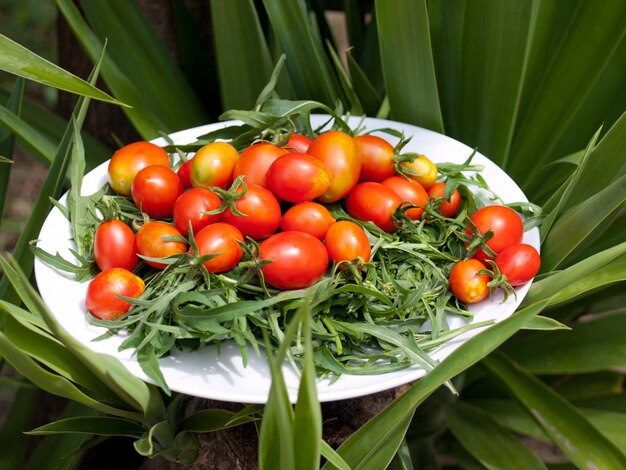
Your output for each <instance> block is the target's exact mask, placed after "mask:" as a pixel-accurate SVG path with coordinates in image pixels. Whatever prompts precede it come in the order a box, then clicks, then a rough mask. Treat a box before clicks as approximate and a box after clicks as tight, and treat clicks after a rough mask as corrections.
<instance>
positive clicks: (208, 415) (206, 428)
mask: <svg viewBox="0 0 626 470" xmlns="http://www.w3.org/2000/svg"><path fill="white" fill-rule="evenodd" d="M253 421H255V418H254V417H252V416H249V415H248V416H241V417H237V414H235V413H233V412H232V411H227V410H222V409H207V410H201V411H198V412H196V413H194V414H192V415H191V416H188V417H187V418H185V419H184V420H183V421H182V422H181V423H180V429H182V430H184V431H192V432H202V433H206V432H214V431H219V430H221V429H227V428H230V427H233V426H239V425H240V424H244V423H249V422H253Z"/></svg>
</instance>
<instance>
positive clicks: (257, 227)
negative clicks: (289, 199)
mask: <svg viewBox="0 0 626 470" xmlns="http://www.w3.org/2000/svg"><path fill="white" fill-rule="evenodd" d="M247 186H248V190H247V191H246V194H244V195H243V197H242V198H241V199H237V200H236V201H235V207H236V208H237V210H238V211H239V212H241V213H242V214H245V215H236V214H234V213H233V211H232V210H231V208H230V207H229V208H227V209H226V210H225V211H224V215H223V219H224V222H226V223H228V224H231V225H233V226H235V227H237V228H238V229H239V230H240V231H241V233H242V234H243V236H244V237H250V238H252V239H254V240H262V239H264V238H267V237H269V236H270V235H271V234H272V233H274V232H275V231H276V230H278V227H280V219H281V211H280V204H278V201H277V200H276V197H274V195H273V194H272V192H271V191H270V190H269V189H266V188H264V187H263V186H259V185H258V184H248V185H247ZM242 190H243V188H242V187H241V186H240V187H239V190H238V192H241V191H242Z"/></svg>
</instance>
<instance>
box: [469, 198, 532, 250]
mask: <svg viewBox="0 0 626 470" xmlns="http://www.w3.org/2000/svg"><path fill="white" fill-rule="evenodd" d="M470 219H471V220H472V222H474V224H475V225H476V228H478V231H479V232H480V233H481V234H483V233H485V232H487V231H488V230H493V237H492V238H491V239H489V240H488V241H487V246H488V247H489V248H491V249H492V250H493V251H495V252H496V254H498V253H500V252H501V251H502V250H504V249H505V248H507V247H509V246H511V245H515V244H517V243H520V242H521V241H522V237H523V236H524V223H523V222H522V219H521V218H520V216H519V215H517V212H515V211H514V210H513V209H511V208H509V207H506V206H497V205H496V206H486V207H483V208H482V209H478V210H477V211H476V212H474V214H472V216H471V217H470ZM466 232H467V233H468V234H471V233H472V231H471V229H470V228H469V227H468V228H467V230H466ZM474 258H476V259H477V260H479V261H482V262H485V261H486V260H487V259H490V258H489V257H488V256H487V255H486V253H485V252H484V251H483V250H478V251H477V252H476V254H475V255H474Z"/></svg>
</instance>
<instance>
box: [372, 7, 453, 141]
mask: <svg viewBox="0 0 626 470" xmlns="http://www.w3.org/2000/svg"><path fill="white" fill-rule="evenodd" d="M376 14H377V17H376V20H377V22H378V35H379V40H380V55H381V61H382V67H383V76H384V78H385V90H386V91H387V96H388V97H389V104H390V106H391V116H392V117H393V118H394V119H397V120H398V121H403V122H408V123H411V124H415V125H418V126H422V127H426V128H428V129H432V130H434V131H437V132H443V130H444V127H443V118H442V116H441V107H440V104H439V94H438V91H437V80H436V77H435V65H434V62H433V54H432V50H431V43H430V28H429V24H428V12H427V9H426V1H425V0H419V1H416V2H405V1H399V0H377V1H376Z"/></svg>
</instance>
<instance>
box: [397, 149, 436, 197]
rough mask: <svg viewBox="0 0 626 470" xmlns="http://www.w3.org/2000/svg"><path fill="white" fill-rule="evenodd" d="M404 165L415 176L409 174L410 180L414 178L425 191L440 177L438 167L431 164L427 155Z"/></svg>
mask: <svg viewBox="0 0 626 470" xmlns="http://www.w3.org/2000/svg"><path fill="white" fill-rule="evenodd" d="M402 165H403V166H404V167H405V168H407V169H408V170H409V171H411V172H412V173H414V174H408V173H407V176H409V177H410V178H413V179H414V180H415V181H417V182H418V183H419V184H421V185H422V186H423V187H424V189H426V190H428V189H429V188H430V187H431V186H432V185H433V184H435V182H436V181H437V178H438V177H439V172H438V171H437V167H436V166H435V164H434V163H433V162H431V161H430V160H429V159H428V158H427V157H426V156H425V155H418V156H417V157H415V159H414V160H413V161H411V162H404V163H402Z"/></svg>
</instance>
